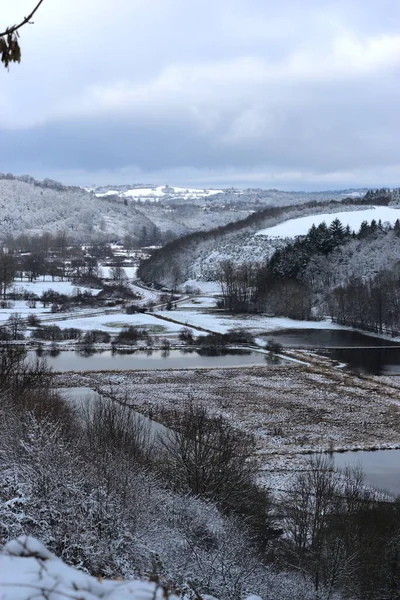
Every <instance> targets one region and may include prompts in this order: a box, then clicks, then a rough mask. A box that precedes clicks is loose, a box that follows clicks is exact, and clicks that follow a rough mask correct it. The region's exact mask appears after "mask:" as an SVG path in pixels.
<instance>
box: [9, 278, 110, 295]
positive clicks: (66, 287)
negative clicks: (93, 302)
mask: <svg viewBox="0 0 400 600" xmlns="http://www.w3.org/2000/svg"><path fill="white" fill-rule="evenodd" d="M24 290H25V291H27V292H32V293H33V294H36V295H37V296H41V295H42V294H43V292H46V291H47V290H53V291H54V292H58V293H59V294H66V295H67V296H73V295H74V294H75V293H76V290H80V291H81V292H85V291H91V292H92V293H93V294H96V293H97V292H99V291H100V289H93V288H87V287H84V286H81V285H74V284H73V283H71V282H70V281H52V280H51V278H47V279H45V280H44V281H43V280H42V279H37V280H36V281H14V285H13V291H16V292H21V293H23V292H24Z"/></svg>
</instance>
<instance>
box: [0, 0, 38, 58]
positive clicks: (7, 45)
mask: <svg viewBox="0 0 400 600" xmlns="http://www.w3.org/2000/svg"><path fill="white" fill-rule="evenodd" d="M42 3H43V0H39V2H38V3H37V4H36V6H35V8H34V9H33V10H32V12H31V13H30V14H29V15H28V16H27V17H25V18H24V19H23V20H22V21H21V23H19V24H18V25H13V26H12V27H7V29H6V30H5V31H3V32H1V33H0V54H1V62H2V63H3V64H4V66H5V67H6V68H7V69H8V65H9V64H10V62H18V63H19V62H21V48H20V45H19V43H18V38H19V32H18V30H19V29H21V27H23V26H24V25H27V24H28V23H29V24H31V23H32V21H31V19H32V17H33V15H34V14H35V13H36V11H37V10H38V8H39V6H40V5H41V4H42Z"/></svg>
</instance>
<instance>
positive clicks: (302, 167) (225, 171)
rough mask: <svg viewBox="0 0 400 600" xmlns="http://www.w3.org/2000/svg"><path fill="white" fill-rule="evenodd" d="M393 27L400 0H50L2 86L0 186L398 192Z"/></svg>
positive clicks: (15, 10)
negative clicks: (21, 179) (37, 183)
mask: <svg viewBox="0 0 400 600" xmlns="http://www.w3.org/2000/svg"><path fill="white" fill-rule="evenodd" d="M35 2H36V0H13V1H11V0H8V1H7V2H2V3H1V4H2V7H1V11H0V23H1V25H3V26H4V27H2V29H3V28H5V27H6V26H7V25H11V24H14V23H15V22H18V21H19V20H21V18H22V17H24V16H25V15H26V14H28V13H29V12H30V10H31V9H32V7H33V5H34V4H35ZM4 5H6V8H5V7H4ZM399 23H400V2H399V1H398V0H379V1H378V0H301V1H300V0H273V1H272V0H108V1H106V0H44V3H43V5H42V7H41V8H40V9H39V11H38V12H37V15H36V16H35V24H34V25H31V26H27V27H24V28H23V29H22V30H21V38H20V44H21V48H22V63H21V64H20V65H18V64H16V65H11V67H10V70H9V72H7V71H6V70H5V69H4V68H2V70H1V71H0V136H1V138H0V139H1V144H0V171H3V172H5V171H10V172H13V173H16V174H21V173H30V174H32V175H34V176H36V177H38V178H43V177H51V178H54V179H58V180H61V181H63V182H66V183H76V184H92V183H97V184H105V183H134V182H142V183H153V182H154V183H159V184H164V183H168V184H170V185H185V186H201V187H206V186H211V187H220V186H237V187H265V188H268V187H276V188H281V189H305V190H316V189H333V188H336V189H338V188H345V187H364V186H380V185H387V186H400V127H399V126H400V105H399V100H400V33H399V32H400V30H399Z"/></svg>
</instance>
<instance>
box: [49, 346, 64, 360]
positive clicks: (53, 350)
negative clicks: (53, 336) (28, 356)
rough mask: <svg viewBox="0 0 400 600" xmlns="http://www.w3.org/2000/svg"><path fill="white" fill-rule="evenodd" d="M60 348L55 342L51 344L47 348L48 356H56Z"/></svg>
mask: <svg viewBox="0 0 400 600" xmlns="http://www.w3.org/2000/svg"><path fill="white" fill-rule="evenodd" d="M60 352H61V350H60V348H59V347H58V346H57V344H52V345H51V347H50V350H49V356H53V357H55V356H58V355H59V354H60Z"/></svg>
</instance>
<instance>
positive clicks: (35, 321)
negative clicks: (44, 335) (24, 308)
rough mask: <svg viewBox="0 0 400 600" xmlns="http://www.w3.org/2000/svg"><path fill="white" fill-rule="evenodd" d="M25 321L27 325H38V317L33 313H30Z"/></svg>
mask: <svg viewBox="0 0 400 600" xmlns="http://www.w3.org/2000/svg"><path fill="white" fill-rule="evenodd" d="M26 322H27V324H28V325H29V327H39V326H40V319H39V317H38V316H37V315H35V314H34V313H30V314H29V315H28V317H27V319H26Z"/></svg>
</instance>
